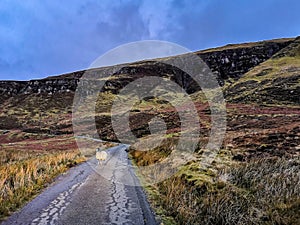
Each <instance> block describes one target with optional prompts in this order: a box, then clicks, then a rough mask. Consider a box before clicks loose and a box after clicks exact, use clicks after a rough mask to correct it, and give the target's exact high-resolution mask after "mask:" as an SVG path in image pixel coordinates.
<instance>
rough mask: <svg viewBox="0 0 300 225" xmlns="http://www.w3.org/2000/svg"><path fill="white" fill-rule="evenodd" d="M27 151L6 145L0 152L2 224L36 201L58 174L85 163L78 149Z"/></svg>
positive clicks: (0, 216) (0, 215)
mask: <svg viewBox="0 0 300 225" xmlns="http://www.w3.org/2000/svg"><path fill="white" fill-rule="evenodd" d="M51 141H53V140H51ZM51 141H50V143H51ZM23 147H24V146H21V150H18V145H15V146H14V149H11V146H9V145H8V146H6V145H2V146H1V149H0V151H1V160H0V220H1V219H3V218H5V217H6V216H9V215H10V214H11V213H12V212H14V211H16V210H17V209H18V208H20V207H21V206H22V205H24V203H26V202H27V201H29V200H30V199H32V198H33V197H34V196H35V195H37V194H38V193H39V192H40V191H41V190H42V189H43V188H44V187H45V186H46V185H47V184H49V183H50V182H51V181H53V179H54V178H55V177H56V176H57V175H58V174H61V173H63V172H65V171H66V170H67V169H68V168H70V167H72V166H74V165H76V164H78V163H80V162H82V161H84V158H83V157H82V156H81V155H80V153H79V151H78V150H77V149H65V150H58V151H36V150H35V151H33V150H28V151H24V150H23ZM52 147H53V149H54V150H55V146H52ZM29 149H30V147H29Z"/></svg>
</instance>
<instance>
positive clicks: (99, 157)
mask: <svg viewBox="0 0 300 225" xmlns="http://www.w3.org/2000/svg"><path fill="white" fill-rule="evenodd" d="M107 156H108V155H107V153H106V152H105V151H100V149H97V150H96V159H97V160H98V164H100V161H105V160H106V159H107Z"/></svg>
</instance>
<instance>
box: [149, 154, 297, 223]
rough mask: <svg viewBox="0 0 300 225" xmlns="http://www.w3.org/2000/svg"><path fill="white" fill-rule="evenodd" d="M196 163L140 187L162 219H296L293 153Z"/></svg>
mask: <svg viewBox="0 0 300 225" xmlns="http://www.w3.org/2000/svg"><path fill="white" fill-rule="evenodd" d="M197 164H198V163H197V162H192V163H189V164H187V165H185V166H183V167H182V168H181V169H180V170H179V171H178V172H177V173H176V174H175V175H173V176H172V177H171V178H169V179H167V180H165V181H163V182H160V183H158V184H155V185H152V186H149V187H147V188H146V190H148V193H149V195H150V201H151V202H152V205H153V207H154V208H155V209H157V210H156V212H157V213H158V214H160V215H161V218H162V222H163V223H164V224H168V221H170V219H165V218H170V217H171V218H173V222H174V221H176V223H173V224H211V225H215V224H253V225H254V224H300V158H299V157H297V158H277V159H270V158H269V159H260V160H255V161H250V162H244V163H233V164H232V165H231V166H230V167H229V166H226V167H223V168H222V169H220V168H221V167H220V168H219V169H218V170H215V169H214V168H213V167H214V166H213V165H212V168H208V169H203V168H201V166H200V164H198V166H197ZM149 190H150V191H149Z"/></svg>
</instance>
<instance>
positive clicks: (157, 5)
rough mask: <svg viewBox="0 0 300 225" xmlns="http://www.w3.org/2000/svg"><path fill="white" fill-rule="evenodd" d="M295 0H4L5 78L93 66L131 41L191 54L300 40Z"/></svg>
mask: <svg viewBox="0 0 300 225" xmlns="http://www.w3.org/2000/svg"><path fill="white" fill-rule="evenodd" d="M299 5H300V3H299V2H298V1H296V0H289V1H286V0H263V1H261V0H260V1H259V0H253V1H233V0H228V1H227V2H226V3H224V1H221V0H162V1H150V0H144V1H139V0H118V1H117V0H116V1H109V0H101V1H92V0H73V1H72V2H70V1H68V2H64V1H53V0H44V1H39V0H31V1H18V0H2V1H0V68H1V70H0V79H12V78H13V79H15V78H20V79H30V78H37V77H39V78H42V77H45V76H48V75H53V74H60V73H65V72H69V71H74V70H79V69H83V68H86V67H88V66H89V65H90V63H92V62H93V60H95V59H96V58H97V57H99V56H100V55H102V54H104V53H105V52H106V51H108V50H110V49H112V48H115V47H117V46H118V45H121V44H126V43H128V42H133V41H140V40H148V39H157V40H165V41H170V42H175V43H177V44H180V45H182V46H184V47H187V48H189V49H191V50H198V49H203V48H207V47H214V46H218V45H223V44H227V43H237V42H244V41H255V40H261V39H270V38H276V37H282V36H296V35H299V32H300V28H299V23H300V14H299V13H298V11H297V9H299Z"/></svg>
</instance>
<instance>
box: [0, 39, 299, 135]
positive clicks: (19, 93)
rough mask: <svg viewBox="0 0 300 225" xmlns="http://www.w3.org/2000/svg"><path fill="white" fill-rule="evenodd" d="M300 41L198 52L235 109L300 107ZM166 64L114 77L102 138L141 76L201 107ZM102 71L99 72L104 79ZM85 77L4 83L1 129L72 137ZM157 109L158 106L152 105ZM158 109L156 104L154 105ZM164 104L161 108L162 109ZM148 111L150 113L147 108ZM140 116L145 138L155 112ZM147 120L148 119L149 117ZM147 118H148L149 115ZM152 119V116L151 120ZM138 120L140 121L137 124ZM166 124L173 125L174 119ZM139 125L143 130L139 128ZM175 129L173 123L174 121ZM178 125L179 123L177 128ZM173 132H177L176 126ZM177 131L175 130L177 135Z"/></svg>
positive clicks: (185, 80) (132, 66)
mask: <svg viewBox="0 0 300 225" xmlns="http://www.w3.org/2000/svg"><path fill="white" fill-rule="evenodd" d="M298 42H299V38H297V39H295V38H284V39H276V40H269V41H261V42H254V43H244V44H230V45H227V46H224V47H219V48H214V49H208V50H202V51H198V52H196V54H197V55H199V56H200V57H201V58H202V59H203V61H204V62H206V63H207V65H208V66H209V67H210V68H211V70H212V71H213V72H214V73H215V74H216V75H217V79H218V81H219V84H220V85H221V86H222V87H223V89H224V92H225V96H226V99H227V100H228V101H229V102H232V103H239V102H240V103H251V102H253V103H258V104H259V103H264V104H279V105H281V104H299V75H297V71H298V67H297V66H298V65H299V64H298V61H299V60H298V53H299V52H298V50H297V49H298V47H297V46H298ZM162 61H163V60H160V59H158V60H157V61H155V62H153V61H141V62H137V63H129V64H124V65H123V66H122V69H121V70H120V71H118V73H115V74H113V75H112V76H111V77H110V80H109V81H108V82H107V84H109V85H107V84H106V85H105V86H104V88H103V90H102V92H103V93H102V94H101V96H102V101H101V100H100V102H98V103H97V107H98V109H99V110H100V111H101V112H102V114H101V113H100V115H99V117H98V120H97V121H98V122H99V123H100V124H99V127H102V128H101V130H102V133H101V135H102V136H103V138H108V139H110V138H113V139H115V137H114V135H113V134H111V124H110V118H109V116H108V115H107V114H105V112H109V111H110V107H111V105H112V102H113V100H114V94H115V93H117V92H118V90H120V89H121V88H122V87H124V86H126V84H128V83H130V82H131V81H133V80H135V79H137V78H139V77H142V76H149V75H151V76H161V77H165V78H168V79H171V80H173V81H175V82H176V83H178V84H179V85H181V86H182V87H183V88H184V89H185V90H186V91H187V92H188V93H190V94H193V95H192V96H193V98H195V99H196V100H197V101H199V103H201V102H203V99H201V98H200V97H199V98H198V97H197V96H201V94H200V95H198V92H199V91H200V88H199V87H198V86H197V85H195V83H193V82H192V81H191V78H190V77H189V76H188V75H187V74H185V73H184V72H182V71H181V70H179V69H177V68H170V66H168V65H165V64H163V62H162ZM101 71H102V68H99V69H95V72H96V73H101ZM84 72H85V71H78V72H73V73H68V74H63V75H58V76H51V77H47V78H45V79H41V80H31V81H0V103H1V109H0V129H21V130H26V131H30V132H45V133H53V134H61V133H72V125H71V124H72V121H71V113H72V103H73V97H74V92H75V90H76V87H77V84H78V81H79V79H80V78H81V76H82V75H83V74H84ZM148 103H149V104H150V103H151V104H154V103H153V101H152V102H151V100H150V101H148ZM155 104H157V103H155ZM161 105H163V103H162V104H161V103H160V104H158V106H157V108H160V106H161ZM146 108H147V107H146ZM142 113H143V112H140V113H135V114H134V115H133V117H136V119H134V118H133V121H139V122H138V123H135V125H134V127H135V130H136V132H137V133H138V134H139V135H143V133H144V132H143V130H144V129H145V126H144V125H142V124H145V123H147V121H148V120H149V119H150V118H152V117H153V115H152V114H153V112H149V111H147V113H146V114H147V115H148V116H142ZM144 114H145V113H144ZM146 114H145V115H146ZM149 114H150V115H149ZM137 118H139V119H137ZM166 118H171V120H172V119H174V117H173V116H171V115H169V116H166ZM139 123H140V124H139ZM170 124H171V121H170ZM174 124H176V122H174ZM174 124H173V125H172V124H171V125H170V126H169V128H170V129H175V128H176V126H175V125H174ZM175 130H176V129H175Z"/></svg>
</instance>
